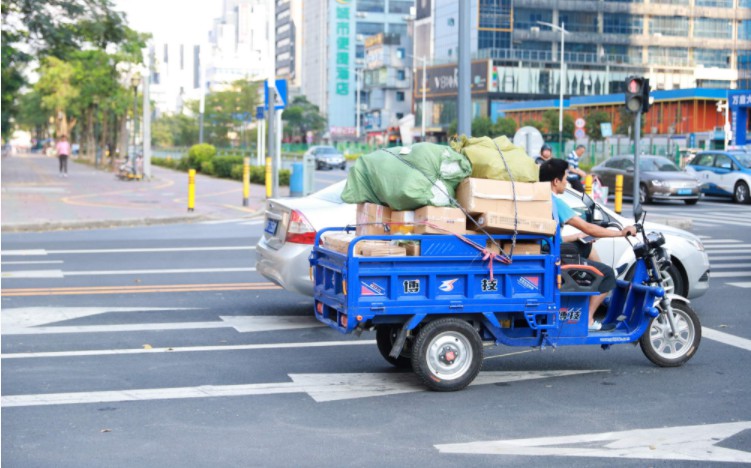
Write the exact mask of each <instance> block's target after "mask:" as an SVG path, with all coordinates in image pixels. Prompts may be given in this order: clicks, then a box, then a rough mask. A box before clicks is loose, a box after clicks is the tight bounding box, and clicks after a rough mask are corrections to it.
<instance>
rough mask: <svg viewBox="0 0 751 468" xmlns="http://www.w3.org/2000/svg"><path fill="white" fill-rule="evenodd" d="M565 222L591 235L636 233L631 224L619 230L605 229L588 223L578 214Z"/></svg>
mask: <svg viewBox="0 0 751 468" xmlns="http://www.w3.org/2000/svg"><path fill="white" fill-rule="evenodd" d="M566 224H568V225H569V226H573V227H575V228H576V229H578V230H580V231H582V232H585V233H587V234H589V235H590V236H592V237H626V236H627V235H629V234H630V235H632V236H635V235H636V229H635V228H634V227H633V226H626V227H625V228H623V229H621V230H620V231H614V230H612V229H605V228H604V227H602V226H598V225H596V224H592V223H588V222H586V221H584V220H583V219H581V218H580V217H578V216H574V217H573V218H571V219H569V220H568V221H567V222H566Z"/></svg>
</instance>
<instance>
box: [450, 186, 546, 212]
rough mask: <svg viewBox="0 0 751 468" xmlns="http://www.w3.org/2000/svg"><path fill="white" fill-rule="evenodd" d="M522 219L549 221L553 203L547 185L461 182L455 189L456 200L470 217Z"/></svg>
mask: <svg viewBox="0 0 751 468" xmlns="http://www.w3.org/2000/svg"><path fill="white" fill-rule="evenodd" d="M514 194H516V211H517V213H518V215H519V216H520V217H521V216H523V217H525V218H534V219H552V216H553V199H552V198H551V196H552V195H551V191H550V182H515V183H514V184H513V188H512V185H511V182H507V181H505V180H491V179H475V178H472V177H469V178H467V179H464V180H463V181H462V182H461V183H460V184H459V186H458V187H457V189H456V199H457V201H458V202H459V204H460V205H461V206H463V207H464V209H465V210H467V211H468V212H470V213H474V214H480V213H498V214H502V215H511V216H514Z"/></svg>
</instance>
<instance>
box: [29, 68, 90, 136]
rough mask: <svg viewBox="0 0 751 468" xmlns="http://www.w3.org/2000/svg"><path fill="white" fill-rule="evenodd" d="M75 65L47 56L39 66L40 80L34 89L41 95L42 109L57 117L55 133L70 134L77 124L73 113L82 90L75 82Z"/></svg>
mask: <svg viewBox="0 0 751 468" xmlns="http://www.w3.org/2000/svg"><path fill="white" fill-rule="evenodd" d="M74 79H75V69H74V67H73V66H72V65H71V64H69V63H67V62H64V61H63V60H60V59H59V58H57V57H46V58H45V59H43V60H42V65H41V66H40V67H39V80H38V81H37V82H36V84H35V85H34V90H35V91H36V92H38V93H39V94H40V96H41V106H42V109H44V110H46V111H48V112H50V113H51V114H52V115H53V116H54V118H55V134H56V135H57V136H59V135H70V131H71V130H72V129H73V128H74V127H75V126H76V122H77V119H76V117H75V116H74V115H73V105H72V104H73V101H74V100H75V99H77V98H78V95H79V94H80V91H79V89H78V87H76V85H75V84H74Z"/></svg>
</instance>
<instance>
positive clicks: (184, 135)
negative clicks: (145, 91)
mask: <svg viewBox="0 0 751 468" xmlns="http://www.w3.org/2000/svg"><path fill="white" fill-rule="evenodd" d="M151 138H152V144H154V146H156V147H160V148H168V147H171V146H191V145H193V144H195V143H196V142H197V141H198V121H197V119H195V118H193V117H189V116H187V115H183V114H178V115H162V116H160V117H159V118H158V119H156V120H155V121H154V123H153V124H152V127H151Z"/></svg>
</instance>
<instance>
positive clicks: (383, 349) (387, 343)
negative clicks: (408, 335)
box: [376, 325, 412, 369]
mask: <svg viewBox="0 0 751 468" xmlns="http://www.w3.org/2000/svg"><path fill="white" fill-rule="evenodd" d="M400 330H401V327H400V326H398V325H379V326H378V328H376V344H377V345H378V351H379V352H380V353H381V356H383V358H384V359H385V360H386V361H388V363H389V364H391V365H392V366H394V367H398V368H399V369H411V368H412V353H411V349H410V348H411V346H410V341H409V339H408V340H407V342H406V343H404V348H402V352H401V353H400V354H399V357H398V358H396V359H394V358H392V357H391V356H389V353H391V348H393V347H394V342H395V341H396V336H397V335H398V334H399V331H400Z"/></svg>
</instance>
